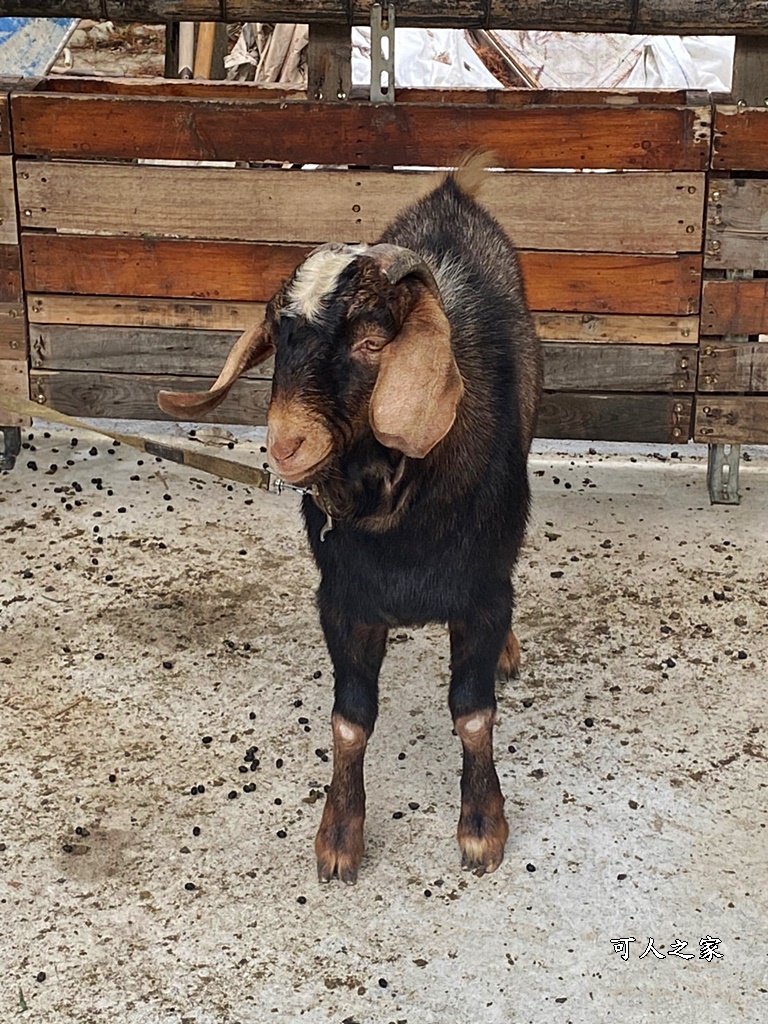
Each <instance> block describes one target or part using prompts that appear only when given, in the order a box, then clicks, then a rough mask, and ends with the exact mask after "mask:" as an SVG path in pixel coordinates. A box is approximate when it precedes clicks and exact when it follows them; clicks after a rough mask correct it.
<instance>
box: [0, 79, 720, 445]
mask: <svg viewBox="0 0 768 1024" xmlns="http://www.w3.org/2000/svg"><path fill="white" fill-rule="evenodd" d="M267 97H269V98H267ZM273 97H274V98H273ZM11 116H12V124H13V149H14V154H15V176H16V189H17V200H18V208H19V217H20V222H21V224H20V227H21V236H20V242H21V254H22V262H23V271H24V287H25V292H26V305H27V312H28V317H29V342H30V367H31V369H30V389H31V394H32V397H33V398H34V399H36V400H37V401H39V402H40V403H41V404H50V405H52V406H54V407H55V408H57V409H60V410H62V411H64V412H69V413H73V414H76V415H83V416H103V417H107V416H108V417H122V416H125V417H138V418H149V419H157V418H161V416H162V414H161V413H160V411H159V410H158V408H157V406H156V404H155V395H156V393H157V391H158V390H160V389H161V388H168V387H181V388H183V387H189V388H190V389H193V388H194V389H197V388H199V387H200V386H201V385H203V384H205V386H207V384H208V383H209V382H210V381H211V380H212V379H213V378H214V377H215V376H216V374H217V373H218V370H219V368H220V366H221V363H222V361H223V358H224V356H225V354H226V352H227V350H228V348H229V346H230V345H231V343H232V341H233V340H234V338H235V337H236V336H237V333H238V332H239V331H240V330H242V329H243V328H244V326H245V325H246V324H248V323H249V322H252V321H253V319H254V318H257V317H259V316H260V315H261V310H262V304H263V303H264V302H265V301H266V300H267V299H268V298H269V297H270V296H271V294H272V293H273V291H274V290H275V289H276V287H277V286H278V285H279V283H280V281H281V280H282V279H283V278H284V277H285V276H286V275H287V274H289V273H290V272H291V270H292V268H293V267H294V266H295V265H296V263H297V262H298V261H299V260H300V259H301V258H302V257H303V255H304V254H305V253H306V252H307V251H308V250H309V249H310V248H311V247H312V246H313V245H315V244H317V243H319V242H323V241H327V240H329V239H339V240H343V241H349V242H354V241H374V240H375V239H376V237H377V236H378V234H379V233H380V231H381V230H382V229H383V227H384V226H385V225H386V224H387V222H388V221H389V220H390V219H391V218H392V216H393V215H394V214H395V213H397V211H398V210H399V209H400V208H401V207H402V206H403V205H404V204H406V203H407V202H409V201H410V200H411V199H413V198H415V197H417V196H419V195H421V194H423V192H425V191H426V190H427V189H428V188H429V187H430V185H431V184H432V183H433V182H434V181H435V175H434V174H432V173H429V172H424V171H421V170H409V169H410V168H423V167H430V166H451V165H453V164H454V163H455V162H456V160H457V158H458V157H459V156H460V155H461V154H462V153H463V152H465V151H466V150H468V149H471V148H475V147H487V148H490V149H492V150H493V151H494V152H495V153H496V155H497V162H498V164H499V166H500V167H502V168H503V172H502V173H498V174H493V175H491V176H490V177H489V180H488V183H487V185H486V187H485V190H484V192H483V201H484V202H485V204H486V205H487V206H488V208H489V209H490V210H491V211H492V212H493V213H494V214H495V215H496V216H497V217H498V218H499V220H500V221H501V222H502V224H503V225H504V226H505V227H506V228H507V229H508V231H509V233H510V234H511V236H512V237H513V239H514V240H515V241H516V243H517V245H518V247H519V248H520V250H521V258H522V263H523V270H524V275H525V281H526V287H527V292H528V297H529V302H530V305H531V307H532V309H533V310H534V311H535V316H536V320H537V323H538V326H539V331H540V334H541V336H542V338H543V340H544V343H545V358H546V391H547V393H546V397H545V401H544V407H543V411H542V417H541V422H540V428H539V433H540V435H542V436H550V437H563V438H565V437H572V438H585V439H595V440H599V439H617V440H647V441H652V442H671V443H676V442H680V443H684V442H685V441H686V440H688V439H689V437H690V436H691V424H692V419H693V405H694V393H695V390H696V371H697V355H698V347H697V346H698V341H699V324H700V301H701V286H702V266H703V224H704V217H705V207H706V199H707V179H706V175H707V170H708V164H709V159H710V142H711V131H710V119H711V118H710V107H709V103H708V98H707V97H706V95H702V94H695V95H693V96H691V95H690V94H685V93H670V92H664V93H650V92H649V93H639V94H636V95H627V94H611V93H561V94H552V93H547V92H541V93H538V92H527V91H520V92H505V93H471V92H456V93H438V94H436V93H434V92H405V93H401V94H399V95H398V102H397V103H396V104H395V105H393V106H372V105H370V104H368V103H365V102H348V103H341V104H333V105H330V104H321V103H308V102H306V101H304V100H303V99H297V98H291V97H290V96H286V95H278V96H275V94H274V93H273V92H269V93H265V92H260V91H258V90H256V89H254V88H253V87H249V86H234V85H216V86H212V85H206V84H200V85H195V84H192V85H190V84H183V83H178V82H176V83H171V82H169V83H151V87H149V86H147V85H146V84H145V85H142V86H131V85H130V84H110V83H104V82H77V81H70V82H66V81H55V82H51V83H42V84H40V85H38V86H37V87H30V86H25V88H24V89H20V90H18V91H17V92H15V93H14V94H13V95H12V97H11ZM145 160H154V161H163V162H165V163H159V164H146V163H143V162H139V161H145ZM169 161H170V162H171V163H168V162H169ZM183 161H206V162H209V161H217V162H220V165H219V166H215V167H211V166H191V165H188V164H185V163H183ZM307 163H311V164H316V165H317V164H319V165H322V166H323V167H327V168H328V169H323V170H314V171H307V170H301V169H299V165H303V164H307ZM234 164H236V166H235V165H234ZM265 164H266V165H267V166H264V165H265ZM329 165H330V166H329ZM338 165H344V168H345V169H335V168H336V167H338ZM394 168H397V170H395V169H394ZM581 172H583V173H581ZM593 172H594V173H593ZM262 372H263V371H262ZM268 392H269V382H268V380H267V379H265V378H264V377H260V376H258V371H257V372H256V375H255V376H253V377H251V378H250V379H248V380H245V381H243V382H241V384H239V385H238V387H237V388H236V389H235V390H234V391H233V393H232V395H231V397H230V398H229V399H228V400H227V402H226V404H224V405H223V406H222V407H221V408H220V409H219V410H217V411H216V413H215V414H214V417H215V418H216V419H217V420H219V421H221V422H230V423H262V422H263V421H264V415H265V407H266V401H267V398H268Z"/></svg>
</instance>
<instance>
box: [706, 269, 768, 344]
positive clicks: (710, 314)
mask: <svg viewBox="0 0 768 1024" xmlns="http://www.w3.org/2000/svg"><path fill="white" fill-rule="evenodd" d="M701 333H702V334H719V335H723V334H747V335H749V334H766V333H768V279H766V278H757V279H753V280H747V281H738V280H735V281H721V280H711V281H705V282H704V288H703V297H702V307H701Z"/></svg>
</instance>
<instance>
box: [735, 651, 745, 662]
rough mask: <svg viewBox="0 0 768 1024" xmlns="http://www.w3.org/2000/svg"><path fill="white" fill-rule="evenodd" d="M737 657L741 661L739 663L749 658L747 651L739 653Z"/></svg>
mask: <svg viewBox="0 0 768 1024" xmlns="http://www.w3.org/2000/svg"><path fill="white" fill-rule="evenodd" d="M736 657H737V658H738V659H739V661H744V660H745V658H746V657H747V652H746V651H739V653H738V654H737V655H736Z"/></svg>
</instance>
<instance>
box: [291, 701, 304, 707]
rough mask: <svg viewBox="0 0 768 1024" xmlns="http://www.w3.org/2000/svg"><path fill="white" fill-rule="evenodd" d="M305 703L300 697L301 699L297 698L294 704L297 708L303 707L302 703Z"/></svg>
mask: <svg viewBox="0 0 768 1024" xmlns="http://www.w3.org/2000/svg"><path fill="white" fill-rule="evenodd" d="M303 703H304V701H303V700H301V699H299V700H295V701H294V702H293V706H294V707H295V708H300V707H301V705H302V704H303Z"/></svg>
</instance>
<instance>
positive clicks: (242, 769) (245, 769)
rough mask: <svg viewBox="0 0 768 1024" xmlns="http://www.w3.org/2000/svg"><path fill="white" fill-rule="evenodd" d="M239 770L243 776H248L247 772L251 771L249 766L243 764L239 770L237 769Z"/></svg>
mask: <svg viewBox="0 0 768 1024" xmlns="http://www.w3.org/2000/svg"><path fill="white" fill-rule="evenodd" d="M237 770H238V771H239V772H242V774H243V775H245V774H246V772H247V771H248V770H249V769H248V765H247V764H241V765H240V766H239V767H238V769H237Z"/></svg>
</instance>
